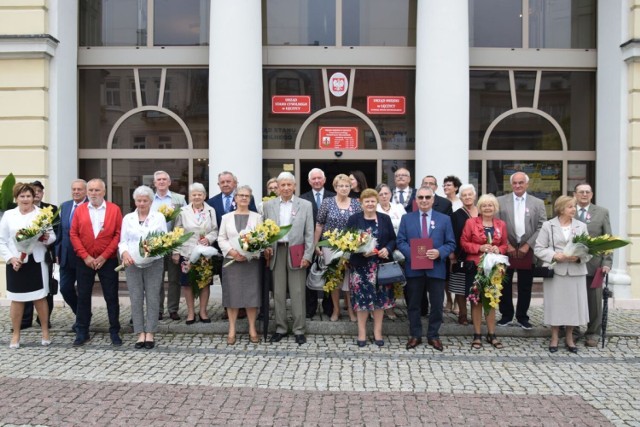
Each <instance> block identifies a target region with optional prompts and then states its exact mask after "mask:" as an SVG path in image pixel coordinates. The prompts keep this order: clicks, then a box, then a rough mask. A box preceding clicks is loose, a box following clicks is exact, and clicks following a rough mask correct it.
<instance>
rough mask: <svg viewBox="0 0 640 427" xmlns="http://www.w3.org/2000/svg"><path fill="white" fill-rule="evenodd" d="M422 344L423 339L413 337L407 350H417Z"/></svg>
mask: <svg viewBox="0 0 640 427" xmlns="http://www.w3.org/2000/svg"><path fill="white" fill-rule="evenodd" d="M420 344H422V338H416V337H411V338H409V341H407V350H411V349H412V348H416V347H417V346H419V345H420Z"/></svg>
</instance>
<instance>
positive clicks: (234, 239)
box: [218, 185, 262, 345]
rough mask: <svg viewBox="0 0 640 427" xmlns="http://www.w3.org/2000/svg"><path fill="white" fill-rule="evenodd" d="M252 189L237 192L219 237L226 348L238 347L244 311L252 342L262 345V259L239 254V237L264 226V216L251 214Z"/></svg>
mask: <svg viewBox="0 0 640 427" xmlns="http://www.w3.org/2000/svg"><path fill="white" fill-rule="evenodd" d="M250 201H251V187H249V186H248V185H243V186H240V187H238V188H237V190H236V195H235V202H236V206H237V208H236V210H235V211H232V212H229V213H228V214H226V215H223V217H222V221H221V222H220V233H219V234H218V245H220V250H222V254H223V255H224V257H225V264H227V263H228V262H229V261H231V260H233V261H234V262H233V263H232V264H230V265H227V266H226V267H223V268H224V272H223V274H222V275H221V276H222V305H223V306H224V307H227V313H228V314H229V335H228V336H227V344H229V345H233V344H235V343H236V319H237V318H238V311H239V310H240V309H241V308H245V309H246V310H247V318H248V320H249V341H251V342H252V343H259V342H260V337H259V336H258V332H257V331H256V317H257V311H258V307H260V283H261V282H260V269H261V268H262V264H261V262H260V259H249V260H248V259H247V258H246V257H245V256H243V255H242V253H240V251H239V250H238V249H240V244H239V242H238V237H239V236H240V232H241V231H243V230H251V229H254V228H255V227H256V225H258V224H259V223H261V222H262V216H261V215H260V214H257V213H255V212H251V211H249V202H250Z"/></svg>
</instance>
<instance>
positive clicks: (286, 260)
mask: <svg viewBox="0 0 640 427" xmlns="http://www.w3.org/2000/svg"><path fill="white" fill-rule="evenodd" d="M295 188H296V178H295V177H294V176H293V174H291V173H290V172H282V173H280V175H278V189H279V191H280V196H279V197H277V198H275V199H273V200H269V201H268V202H266V203H265V204H264V218H265V219H271V220H273V221H275V222H276V223H277V224H278V225H280V226H284V225H291V226H292V227H291V230H290V231H289V233H287V234H286V235H285V236H284V237H283V238H282V239H280V240H279V241H278V242H277V243H276V244H274V245H273V247H271V248H268V249H267V250H266V251H265V256H266V257H267V259H269V258H270V266H271V270H272V271H273V288H274V291H273V299H274V302H275V317H276V332H275V333H274V334H273V335H272V336H271V339H270V342H279V341H280V340H282V338H284V337H286V336H287V331H288V330H289V328H288V324H287V304H286V302H287V289H289V296H290V298H291V311H292V313H293V333H294V335H295V339H296V343H297V344H298V345H302V344H304V343H306V342H307V339H306V337H305V335H304V334H305V311H306V310H305V302H304V289H305V279H306V269H307V267H309V266H310V265H311V261H312V258H313V251H314V247H313V231H314V229H313V226H314V223H313V208H312V207H311V203H310V202H309V201H307V200H303V199H301V198H299V197H295V196H294V195H293V192H294V191H295Z"/></svg>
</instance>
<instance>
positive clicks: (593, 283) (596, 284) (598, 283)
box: [591, 267, 604, 289]
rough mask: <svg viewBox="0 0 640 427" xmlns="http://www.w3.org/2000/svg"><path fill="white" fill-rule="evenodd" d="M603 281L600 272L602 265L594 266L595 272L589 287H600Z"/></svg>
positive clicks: (602, 275)
mask: <svg viewBox="0 0 640 427" xmlns="http://www.w3.org/2000/svg"><path fill="white" fill-rule="evenodd" d="M602 282H604V274H602V267H598V268H596V272H595V273H593V280H592V281H591V289H598V288H601V287H602Z"/></svg>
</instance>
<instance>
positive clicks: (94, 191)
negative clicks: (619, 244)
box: [0, 168, 612, 353]
mask: <svg viewBox="0 0 640 427" xmlns="http://www.w3.org/2000/svg"><path fill="white" fill-rule="evenodd" d="M308 183H309V185H310V186H311V190H310V191H308V192H306V193H303V194H301V195H300V196H296V195H295V194H294V193H295V189H296V177H295V176H294V175H293V174H291V173H289V172H282V173H280V174H279V175H278V176H277V177H276V178H274V179H271V180H269V181H268V183H267V194H272V195H275V196H274V197H271V198H265V201H264V202H262V203H260V204H259V205H258V206H256V203H255V200H254V198H253V195H252V189H251V188H250V187H249V186H246V185H242V186H239V185H238V180H237V178H236V176H235V175H234V174H233V173H231V172H228V171H225V172H222V173H220V174H219V175H218V186H219V188H220V193H219V194H217V195H215V196H213V197H211V198H209V199H207V192H206V189H205V187H204V186H203V185H202V184H200V183H193V184H192V185H191V186H190V187H189V194H188V202H187V200H186V199H185V197H184V196H182V195H180V194H176V193H173V192H171V191H170V190H169V188H170V185H171V178H170V176H169V174H168V173H166V172H164V171H157V172H155V174H154V179H153V186H154V189H155V191H154V190H152V189H151V188H150V187H148V186H144V185H142V186H139V187H138V188H136V189H135V191H134V192H133V200H134V202H135V207H136V209H135V211H134V212H131V213H128V214H127V215H125V216H124V217H123V216H122V213H121V210H120V208H119V207H118V206H117V205H115V204H114V203H111V202H108V201H106V200H105V191H106V187H105V183H104V181H102V180H101V179H92V180H90V181H89V182H85V181H84V180H80V179H78V180H74V181H73V182H72V184H71V194H72V199H71V200H69V201H67V202H64V203H63V204H62V205H61V206H60V209H59V219H60V224H59V226H58V227H56V232H55V233H54V231H53V230H50V231H48V232H47V233H45V234H44V235H43V236H42V237H41V238H40V239H39V240H38V242H37V243H36V244H35V245H34V246H33V248H32V251H31V253H30V254H28V255H27V256H26V257H25V256H24V254H21V253H20V251H19V250H18V249H17V247H16V244H15V240H14V236H15V234H16V232H17V231H18V230H20V229H21V228H24V227H27V226H29V224H30V223H31V222H32V221H33V218H34V217H35V216H36V215H37V213H38V212H39V210H40V207H38V203H39V202H40V201H41V198H42V191H40V193H39V196H40V199H39V200H38V199H37V197H38V193H37V189H38V185H35V183H32V184H23V183H18V184H16V186H15V188H14V198H15V200H16V203H17V206H16V208H14V209H11V210H9V211H7V212H6V213H5V214H4V216H3V217H2V220H1V221H0V256H2V258H3V259H4V260H5V262H6V263H7V267H8V268H7V273H6V274H7V296H8V298H9V299H10V300H11V301H12V303H11V320H12V326H13V335H12V339H11V344H10V346H11V347H12V348H17V347H19V343H20V330H21V326H23V325H24V319H23V315H24V311H25V307H26V306H27V305H28V304H29V302H33V305H34V306H35V308H36V310H37V312H38V319H39V320H40V321H41V324H42V345H48V344H49V343H50V342H51V341H50V337H49V322H48V320H49V316H50V306H49V305H48V304H47V298H48V297H49V298H50V290H49V283H50V281H51V280H52V277H51V272H50V266H51V264H52V263H53V262H55V263H57V264H58V265H59V271H60V275H59V281H60V291H61V294H62V296H63V298H64V300H65V302H66V303H67V304H68V305H69V307H70V308H71V309H72V310H73V312H74V313H75V315H76V321H75V323H74V325H73V327H72V328H73V331H74V332H75V334H76V336H75V340H74V342H73V345H74V346H82V345H84V344H85V343H86V342H88V341H89V340H90V339H91V335H90V333H89V328H90V322H91V294H92V289H93V284H94V281H95V278H96V275H97V276H98V278H99V280H100V283H101V286H102V292H103V295H104V298H105V301H106V303H107V311H108V317H109V325H110V329H109V332H110V338H111V342H112V344H113V345H116V346H117V345H121V344H122V339H121V337H120V319H119V301H118V272H117V271H116V267H117V266H118V265H120V264H121V265H122V266H123V267H124V269H125V275H126V281H127V287H128V290H129V295H130V299H131V321H132V324H133V331H134V334H136V335H137V341H136V342H135V348H139V349H143V348H146V349H151V348H153V347H154V346H155V340H154V334H155V333H156V332H157V329H158V320H161V319H162V318H163V315H164V300H165V287H164V277H165V272H166V273H167V277H168V289H167V308H168V315H169V317H170V318H171V319H172V320H176V321H177V320H180V316H179V314H178V308H179V301H180V296H181V293H182V295H183V296H184V298H185V302H186V305H187V319H186V323H187V324H189V325H190V324H193V323H195V322H196V321H199V322H202V323H210V322H211V319H210V318H209V316H208V314H207V303H208V299H209V295H210V291H209V286H210V285H211V284H212V283H211V282H212V281H210V283H209V284H208V285H207V286H204V287H203V288H202V289H200V292H199V295H197V298H198V299H199V305H198V307H196V305H195V299H196V295H194V291H193V287H192V285H193V284H192V283H191V281H192V280H193V275H189V274H188V272H189V270H190V267H191V265H190V258H191V255H192V253H193V251H194V250H195V248H197V247H198V246H206V247H209V246H213V247H214V248H216V249H217V250H218V251H219V252H220V254H221V256H222V257H224V260H223V263H224V265H225V267H224V268H222V269H221V272H220V279H221V284H222V303H223V305H224V307H225V313H226V314H225V316H227V317H228V319H229V330H228V335H227V343H228V344H229V345H234V344H235V343H236V341H237V337H236V320H237V319H238V318H240V317H243V316H246V317H247V318H248V323H249V341H250V342H252V343H258V342H259V341H260V338H259V335H258V333H257V330H256V319H257V317H258V310H259V309H260V307H261V305H262V302H261V295H262V283H263V280H262V278H263V276H264V275H265V274H267V275H268V276H270V279H271V283H272V291H273V300H274V308H275V323H276V329H275V333H273V335H272V336H271V337H270V342H274V343H275V342H279V341H281V340H282V339H284V338H285V337H287V335H288V331H289V330H292V331H293V335H294V339H295V342H296V343H297V344H299V345H302V344H304V343H306V336H305V331H306V325H305V323H306V319H307V318H311V317H313V316H314V315H315V313H316V312H317V310H318V308H319V307H321V309H322V310H323V311H324V313H325V314H326V315H327V316H328V317H329V318H330V320H331V321H338V320H339V319H340V316H341V310H340V293H341V292H342V293H343V300H344V302H345V304H346V311H347V313H348V316H349V318H350V320H351V321H353V322H357V324H358V336H357V339H356V344H357V345H358V346H360V347H364V346H366V345H367V344H368V342H369V340H368V338H367V321H368V318H369V317H370V316H371V317H372V318H373V336H372V337H371V341H372V342H373V343H374V344H375V345H377V346H383V345H384V339H383V334H382V324H383V319H384V317H385V314H386V316H387V317H389V318H392V319H393V318H394V317H395V316H396V314H395V312H394V310H393V309H394V307H395V299H396V295H397V290H396V289H395V288H394V286H393V285H391V286H390V285H382V284H378V283H377V271H378V266H379V265H380V264H381V263H386V262H390V261H392V260H393V259H398V258H402V259H404V275H405V279H406V285H405V286H404V291H403V297H404V298H405V300H406V304H407V312H408V319H409V339H408V341H407V343H406V348H407V349H412V348H415V347H416V346H418V345H420V344H421V343H422V338H423V336H424V335H423V330H422V321H421V318H422V316H425V315H426V316H427V317H428V328H427V332H426V339H427V343H428V344H429V345H430V346H432V347H433V348H434V349H436V350H439V351H442V350H443V348H444V347H443V344H442V341H441V339H440V336H439V330H440V326H441V324H442V320H443V311H444V304H445V300H447V301H451V303H449V304H448V306H451V305H452V303H453V301H454V300H455V303H456V304H457V306H458V322H459V323H460V324H463V325H467V324H469V320H468V311H467V297H468V296H469V292H470V289H471V287H472V284H473V282H474V278H475V275H476V272H477V266H478V263H479V261H480V257H481V256H482V254H484V253H496V254H502V255H508V256H509V260H510V267H509V268H508V269H507V274H506V276H505V279H504V282H503V290H502V298H501V299H500V304H499V311H500V313H501V318H500V320H497V319H496V313H495V309H492V310H490V311H489V312H488V313H486V315H485V317H486V329H487V335H486V342H487V343H488V344H490V345H491V346H493V347H495V348H502V347H503V344H502V343H501V342H500V340H499V339H498V337H497V334H496V327H497V326H507V325H510V324H513V322H514V317H515V322H517V325H519V326H520V327H522V328H524V329H531V328H532V325H531V323H530V321H529V317H528V314H527V313H528V310H529V305H530V302H531V289H532V284H533V270H532V266H533V264H534V262H535V259H538V260H540V261H541V262H544V263H545V265H553V268H554V270H555V275H554V277H553V278H549V279H545V280H544V296H545V300H544V322H545V323H546V324H548V325H550V326H551V330H552V337H551V341H550V343H549V351H551V352H555V351H557V349H558V341H559V330H560V326H566V335H565V340H566V341H565V343H566V348H567V349H568V350H569V351H571V352H574V353H575V352H577V347H576V345H575V341H574V338H573V334H572V333H571V332H572V328H573V327H576V326H580V325H585V324H588V327H587V330H586V332H585V343H586V345H587V346H596V345H597V340H598V336H599V333H600V328H601V325H600V317H601V311H600V310H601V309H602V305H601V298H602V294H601V292H602V291H601V290H600V289H592V288H591V287H590V286H589V284H590V283H591V281H592V279H593V275H594V273H595V270H596V268H598V267H600V268H602V269H603V271H604V272H605V273H606V272H608V271H609V269H610V267H611V263H612V260H611V257H604V258H602V257H594V258H593V259H592V260H591V261H590V262H589V263H588V264H584V263H580V262H579V260H578V259H577V258H575V257H570V256H566V255H564V254H563V252H562V250H563V248H564V246H565V245H566V244H567V243H568V242H569V241H571V239H572V236H575V235H578V234H581V233H583V232H586V233H589V234H590V235H601V234H610V233H611V227H610V224H609V218H608V211H607V210H606V209H604V208H601V207H598V206H596V205H594V204H592V203H591V201H592V197H593V192H592V189H591V186H590V185H589V184H586V183H584V184H579V185H578V186H576V188H575V191H574V196H573V197H568V196H561V197H559V198H558V199H557V200H556V201H555V205H554V212H555V214H556V216H555V217H554V218H553V219H551V220H549V221H547V218H546V211H545V207H544V203H543V202H542V200H540V199H538V198H536V197H534V196H533V195H531V194H529V193H528V192H527V188H528V185H529V177H528V176H527V175H526V174H525V173H524V172H516V173H514V174H513V175H511V177H510V184H511V189H512V192H511V193H507V194H505V195H503V196H501V197H498V198H496V197H495V196H493V195H492V194H485V195H483V196H481V197H480V198H479V199H478V200H477V202H476V199H477V193H476V189H475V188H474V186H473V185H471V184H464V185H463V184H462V183H461V181H460V180H459V179H458V178H457V177H455V176H448V177H446V178H445V179H444V185H443V187H444V194H445V196H446V197H441V196H439V195H437V194H436V190H437V188H438V185H437V180H436V178H435V177H434V176H431V175H428V176H426V177H425V178H424V179H423V180H422V182H421V185H420V187H419V188H412V187H411V186H410V183H411V174H410V172H409V171H408V170H407V169H405V168H399V169H397V170H396V171H395V174H394V183H395V186H394V187H393V188H392V187H390V186H388V185H386V184H380V185H378V186H377V187H376V188H375V189H373V188H369V186H368V185H367V182H366V178H365V176H364V174H362V172H360V171H353V172H352V173H351V174H350V175H346V174H339V175H337V176H336V177H334V179H333V182H332V184H333V190H334V192H332V191H329V190H327V189H325V184H326V177H325V174H324V172H323V171H322V170H320V169H317V168H315V169H312V170H311V171H310V172H309V175H308ZM38 184H40V183H38ZM39 186H40V187H42V184H40V185H39ZM43 189H44V188H43V187H42V189H41V190H43ZM162 205H167V206H169V207H171V208H174V209H175V208H180V212H179V214H178V215H177V217H176V218H175V219H174V220H173V221H170V222H167V220H166V218H165V216H164V215H163V214H161V213H159V210H160V207H161V206H162ZM267 219H270V220H273V221H274V222H275V223H276V224H278V225H279V226H288V225H291V228H290V231H289V232H288V233H287V234H285V235H284V236H283V237H281V238H280V240H278V241H277V242H275V243H274V244H273V245H272V246H271V247H269V248H267V249H266V250H265V251H264V256H263V257H262V258H251V257H249V258H247V256H246V255H247V254H246V253H245V252H243V251H242V250H240V247H239V246H238V244H237V242H238V237H239V235H240V234H241V233H242V232H243V231H244V230H251V229H254V228H255V227H256V226H257V225H258V224H260V223H261V222H262V221H264V220H267ZM174 227H181V228H184V230H185V232H186V233H190V232H193V235H192V236H191V237H190V238H189V240H187V241H186V242H185V243H184V244H183V245H182V246H181V247H180V248H178V249H177V250H176V251H175V253H173V254H171V255H168V256H165V257H155V258H152V259H144V260H142V259H141V257H140V255H139V250H138V245H139V242H140V239H141V238H144V237H146V236H147V235H149V234H150V233H153V232H166V231H170V230H172V229H173V228H174ZM335 229H338V230H347V229H358V230H363V231H366V232H368V233H370V234H371V235H372V236H373V237H375V238H376V245H377V246H376V248H375V249H373V250H371V251H369V252H368V253H356V254H352V255H351V257H350V259H349V260H348V268H347V270H346V273H345V275H344V276H345V278H344V281H343V283H342V284H341V286H338V288H337V289H335V290H334V291H333V292H332V293H331V294H330V295H324V294H323V293H322V292H317V291H313V290H310V289H308V288H306V286H305V282H306V276H307V270H308V268H309V266H310V265H311V264H312V262H313V260H314V257H318V256H323V257H325V258H327V257H330V256H331V254H330V253H327V251H328V249H326V248H323V250H320V249H319V248H318V243H319V241H320V240H322V239H323V234H324V233H325V232H326V231H331V230H335ZM414 239H428V240H429V241H430V242H431V244H430V247H429V248H427V250H426V251H425V253H424V256H426V258H427V259H428V260H429V261H430V262H431V263H432V266H431V267H427V268H425V267H423V266H417V265H412V248H411V246H412V244H411V242H412V240H414ZM47 253H51V254H52V255H50V257H49V258H52V259H49V260H47V259H46V256H45V255H46V254H47ZM118 259H120V261H119V260H118ZM265 265H266V268H267V273H265ZM269 272H270V273H269ZM514 273H517V286H518V300H517V304H516V305H515V307H514V304H513V298H512V281H513V277H514ZM181 290H182V292H181ZM449 293H452V294H453V297H451V296H449ZM445 295H447V296H446V297H445ZM287 296H288V298H289V299H290V306H291V312H292V313H291V314H292V317H293V324H292V325H291V327H290V326H289V324H288V320H287V304H286V301H287ZM319 299H322V304H321V305H320V304H319ZM145 309H146V310H145ZM262 309H263V310H265V308H264V307H263V308H262ZM266 310H268V307H267V308H266ZM263 315H264V313H263ZM267 315H268V314H267ZM29 316H30V317H32V314H31V313H29ZM45 319H46V321H45ZM29 322H30V320H29ZM471 323H472V324H473V340H472V342H471V346H472V348H473V349H480V348H481V347H482V342H483V339H482V335H481V329H482V308H481V304H478V303H473V302H472V303H471Z"/></svg>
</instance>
